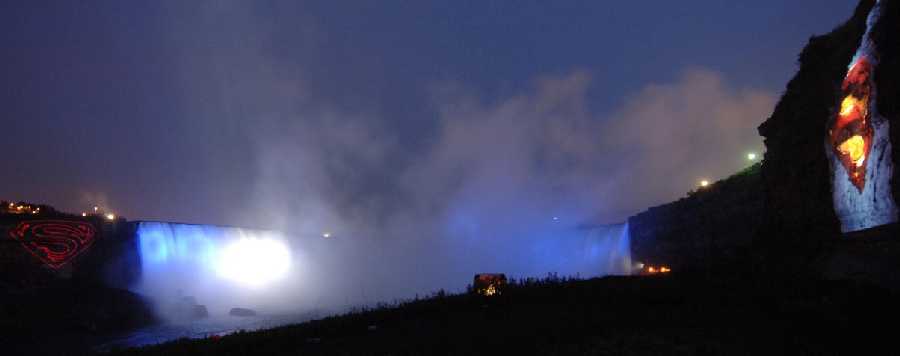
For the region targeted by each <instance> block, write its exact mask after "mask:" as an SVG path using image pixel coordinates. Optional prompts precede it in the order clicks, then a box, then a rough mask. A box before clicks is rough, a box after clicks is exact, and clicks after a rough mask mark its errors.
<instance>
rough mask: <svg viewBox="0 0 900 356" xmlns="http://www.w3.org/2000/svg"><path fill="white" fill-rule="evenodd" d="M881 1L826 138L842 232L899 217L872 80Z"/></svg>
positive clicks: (888, 150)
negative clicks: (874, 35)
mask: <svg viewBox="0 0 900 356" xmlns="http://www.w3.org/2000/svg"><path fill="white" fill-rule="evenodd" d="M881 6H882V3H881V2H880V1H879V2H878V4H877V5H875V7H873V8H872V10H871V12H870V13H869V16H868V18H867V20H866V32H865V34H864V35H863V38H862V42H861V44H860V46H859V49H858V50H857V52H856V54H855V55H854V57H853V60H851V61H850V66H849V68H848V70H847V75H846V76H845V79H844V81H843V84H842V87H841V89H842V95H841V97H840V103H839V104H838V110H837V112H836V113H835V115H834V116H833V118H832V119H831V120H832V121H831V122H832V124H831V125H829V126H830V129H829V132H828V138H827V139H826V148H825V151H826V155H827V156H828V160H829V162H830V164H831V171H832V192H833V199H834V210H835V213H836V214H837V216H838V219H839V220H840V223H841V231H842V232H852V231H858V230H863V229H867V228H871V227H875V226H880V225H885V224H889V223H893V222H896V221H897V205H896V203H895V202H894V198H893V196H892V194H891V192H892V190H891V186H890V181H891V177H892V175H893V165H892V160H891V141H890V138H889V132H890V130H889V123H888V120H886V119H885V118H884V117H882V116H881V115H879V113H878V111H877V109H876V107H877V106H876V102H875V97H876V87H875V85H874V82H873V76H874V72H875V71H876V70H877V69H878V62H877V60H878V56H877V53H875V47H874V44H873V43H872V40H871V36H870V31H871V30H872V27H873V25H874V24H875V23H876V22H877V21H878V19H879V16H880V12H881Z"/></svg>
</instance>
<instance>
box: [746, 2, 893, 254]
mask: <svg viewBox="0 0 900 356" xmlns="http://www.w3.org/2000/svg"><path fill="white" fill-rule="evenodd" d="M874 5H875V1H873V0H864V1H862V2H861V3H860V4H859V6H858V7H857V8H856V11H855V13H854V15H853V17H852V18H850V20H849V21H847V23H845V24H844V25H842V26H840V27H838V28H837V29H835V30H834V31H832V32H831V33H829V34H827V35H824V36H818V37H813V38H812V39H810V41H809V44H808V45H807V46H806V48H805V49H804V50H803V52H802V53H801V55H800V70H799V71H798V72H797V74H796V75H795V76H794V78H793V79H792V80H791V81H790V83H788V85H787V90H786V91H785V93H784V96H782V98H781V100H780V101H779V102H778V104H777V105H776V107H775V111H774V112H773V114H772V116H771V117H770V118H769V119H768V120H766V122H765V123H763V124H762V125H761V126H760V127H759V133H760V135H762V136H763V137H764V138H765V145H766V154H765V160H764V162H765V163H764V164H763V167H762V172H761V173H762V182H763V192H764V199H765V200H764V201H765V212H764V217H763V229H762V230H761V234H760V238H759V242H760V245H761V247H762V248H763V249H764V250H765V252H766V253H767V254H769V255H771V256H770V257H773V261H779V262H785V261H788V260H790V261H794V262H795V263H796V264H797V267H799V266H805V265H809V263H810V262H812V261H813V260H815V259H816V258H817V257H818V256H820V255H821V253H822V252H823V248H825V246H826V245H827V244H828V243H830V242H833V241H835V240H837V239H839V238H840V225H839V220H838V217H837V215H836V214H835V211H834V205H833V200H832V194H831V177H832V176H831V169H830V166H829V162H828V159H827V157H826V150H825V137H826V133H827V132H828V129H829V128H828V123H829V118H830V117H832V115H833V114H834V113H835V110H837V105H836V104H837V103H838V102H839V99H840V98H839V96H840V95H841V82H842V80H843V79H844V75H845V74H846V72H847V67H848V65H849V64H850V61H851V59H852V58H853V55H854V53H855V52H856V50H857V48H859V45H860V42H861V39H862V37H863V34H864V33H865V30H866V17H867V16H868V14H869V12H870V10H871V9H872V7H873V6H874ZM892 126H893V125H892ZM778 268H781V267H778Z"/></svg>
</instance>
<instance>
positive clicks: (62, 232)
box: [9, 220, 96, 269]
mask: <svg viewBox="0 0 900 356" xmlns="http://www.w3.org/2000/svg"><path fill="white" fill-rule="evenodd" d="M9 236H10V237H11V238H12V239H13V240H16V241H19V243H21V244H22V247H24V248H25V249H26V250H27V251H28V252H30V253H31V254H32V255H34V256H35V257H37V258H38V259H39V260H41V262H43V263H44V264H45V265H46V266H48V267H51V268H53V269H57V268H60V267H62V266H64V265H66V264H67V263H69V262H71V261H72V260H73V259H74V258H75V257H76V256H78V255H79V254H80V253H82V252H84V251H85V250H87V249H88V248H90V247H91V245H92V244H93V243H94V237H95V236H96V230H95V229H94V226H93V225H91V224H88V223H84V222H79V221H64V220H39V221H23V222H21V223H19V225H17V226H16V227H15V228H14V229H12V230H10V231H9Z"/></svg>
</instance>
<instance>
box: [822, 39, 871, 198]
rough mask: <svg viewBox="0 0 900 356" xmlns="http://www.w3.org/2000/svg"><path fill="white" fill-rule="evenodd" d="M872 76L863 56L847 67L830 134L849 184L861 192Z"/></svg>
mask: <svg viewBox="0 0 900 356" xmlns="http://www.w3.org/2000/svg"><path fill="white" fill-rule="evenodd" d="M871 74H872V64H871V62H869V60H868V59H866V57H864V56H863V57H860V58H858V59H857V60H856V61H855V62H853V64H852V65H851V66H850V70H849V71H847V76H846V77H845V78H844V82H843V84H842V85H841V90H842V92H843V96H842V99H841V104H840V111H838V113H837V115H836V117H835V120H834V125H833V126H832V127H831V130H830V131H829V143H830V144H831V147H832V148H833V149H834V153H835V155H837V157H838V159H839V160H840V162H841V165H842V166H844V169H845V170H846V171H847V176H848V177H849V178H850V182H851V183H853V185H854V186H855V187H856V189H858V190H859V191H860V192H862V190H863V187H864V186H865V184H866V165H867V163H868V158H869V151H870V150H871V149H872V136H873V135H874V129H873V128H872V123H871V116H872V115H871V113H870V112H869V100H870V99H871V95H872V80H871Z"/></svg>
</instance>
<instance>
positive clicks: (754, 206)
mask: <svg viewBox="0 0 900 356" xmlns="http://www.w3.org/2000/svg"><path fill="white" fill-rule="evenodd" d="M762 204H763V195H762V184H761V180H760V165H759V164H756V165H753V166H752V167H749V168H747V169H746V170H744V171H743V172H740V173H738V174H735V175H734V176H731V177H729V178H727V179H724V180H722V181H719V182H716V183H714V184H712V185H710V186H708V187H706V188H701V189H698V190H697V191H694V192H691V193H689V194H688V196H687V197H686V198H683V199H681V200H678V201H676V202H673V203H669V204H665V205H661V206H658V207H654V208H650V209H648V210H647V211H645V212H642V213H640V214H637V215H635V216H633V217H631V218H629V219H628V226H629V232H630V234H631V253H632V260H633V261H636V262H642V263H644V264H649V265H654V266H658V265H667V266H672V268H673V269H674V270H675V271H678V272H691V271H694V272H696V271H713V270H716V271H725V270H727V271H731V272H733V271H734V270H735V269H737V268H740V267H742V266H746V265H747V264H748V263H749V259H750V248H751V247H752V242H753V238H754V236H755V235H756V233H757V232H758V230H759V227H760V224H761V222H762V212H763V207H762Z"/></svg>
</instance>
